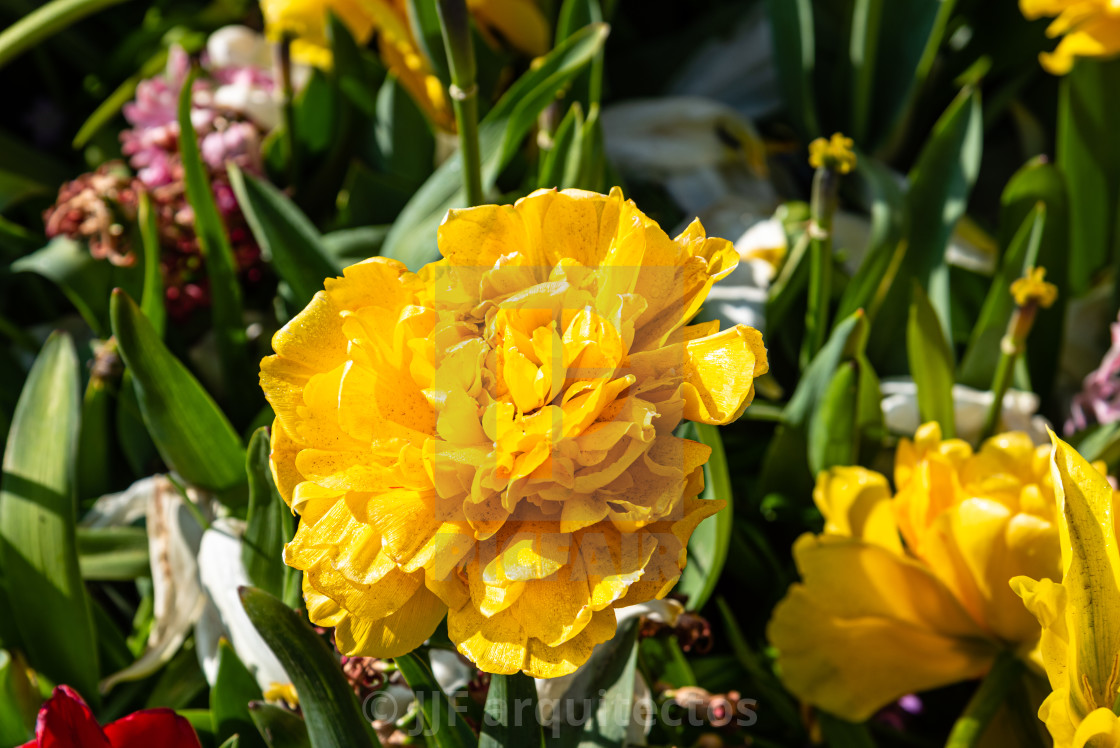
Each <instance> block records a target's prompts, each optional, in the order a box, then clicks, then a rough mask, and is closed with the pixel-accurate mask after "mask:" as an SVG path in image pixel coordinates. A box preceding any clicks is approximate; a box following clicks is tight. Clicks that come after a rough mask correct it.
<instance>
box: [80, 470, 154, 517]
mask: <svg viewBox="0 0 1120 748" xmlns="http://www.w3.org/2000/svg"><path fill="white" fill-rule="evenodd" d="M166 480H167V479H166V478H164V477H163V476H162V475H149V476H148V477H147V478H141V479H140V480H138V481H136V482H135V483H133V484H132V485H131V486H129V487H128V488H127V489H125V490H124V491H121V492H120V493H111V494H106V495H105V496H102V497H101V498H100V499H98V500H97V501H95V502H94V503H93V506H92V507H90V510H89V511H88V512H87V513H86V516H85V517H83V518H82V521H81V525H82V527H94V528H96V527H124V526H126V525H131V524H132V523H133V522H135V521H136V520H138V519H140V518H141V517H144V516H146V515H147V513H148V506H149V504H150V503H151V500H152V495H153V494H154V493H155V492H156V491H157V490H158V488H159V486H160V485H161V483H160V482H161V481H163V482H166Z"/></svg>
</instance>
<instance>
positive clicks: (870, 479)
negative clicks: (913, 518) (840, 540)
mask: <svg viewBox="0 0 1120 748" xmlns="http://www.w3.org/2000/svg"><path fill="white" fill-rule="evenodd" d="M813 501H814V502H815V503H816V505H817V508H818V509H820V510H821V514H823V515H824V518H825V526H824V530H825V532H827V533H831V534H835V535H848V536H851V537H854V538H860V539H863V540H866V541H868V542H870V543H876V544H878V545H881V546H883V547H884V548H889V549H890V550H892V551H895V552H896V553H898V552H901V551H902V541H901V539H900V538H899V534H898V525H897V524H896V522H895V518H894V507H893V505H892V504H891V491H890V486H888V485H887V479H886V476H884V475H882V474H881V473H876V472H875V471H874V470H867V469H866V468H861V467H834V468H832V469H831V470H827V471H824V472H822V473H821V474H820V475H818V476H817V485H816V488H815V489H814V491H813Z"/></svg>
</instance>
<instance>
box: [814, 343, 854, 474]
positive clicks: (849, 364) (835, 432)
mask: <svg viewBox="0 0 1120 748" xmlns="http://www.w3.org/2000/svg"><path fill="white" fill-rule="evenodd" d="M858 405H859V367H858V365H857V364H856V362H855V361H845V362H844V363H843V364H841V365H840V368H839V369H837V370H836V373H835V374H834V375H833V377H832V381H831V382H829V385H828V389H827V390H825V393H824V397H823V398H821V406H820V408H819V409H818V410H817V412H816V413H814V414H813V417H812V418H811V419H810V421H809V470H811V471H812V473H813V475H817V474H818V473H820V472H821V471H822V470H827V469H828V468H830V467H832V466H833V465H854V464H856V461H857V459H858V457H859V432H858V430H857V427H856V409H857V408H858Z"/></svg>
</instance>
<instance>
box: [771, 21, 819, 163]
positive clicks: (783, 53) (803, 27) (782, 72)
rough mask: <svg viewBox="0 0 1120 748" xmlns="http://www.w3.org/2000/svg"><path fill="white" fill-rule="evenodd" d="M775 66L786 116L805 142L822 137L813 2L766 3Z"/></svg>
mask: <svg viewBox="0 0 1120 748" xmlns="http://www.w3.org/2000/svg"><path fill="white" fill-rule="evenodd" d="M766 9H767V12H768V13H769V15H770V33H771V36H772V37H773V40H774V63H775V65H776V66H777V68H778V82H779V84H780V85H781V88H782V96H783V98H784V99H785V104H786V113H787V114H788V116H789V118H790V120H791V121H792V122H793V126H794V128H795V129H796V130H797V132H798V134H799V135H800V136H801V138H802V140H805V141H808V140H809V139H810V138H813V137H815V136H817V135H819V134H820V130H821V128H820V124H819V122H818V121H817V106H816V94H815V91H814V90H813V74H814V71H815V70H816V66H817V52H816V35H815V33H814V29H813V3H812V0H766Z"/></svg>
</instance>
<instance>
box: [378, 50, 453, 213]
mask: <svg viewBox="0 0 1120 748" xmlns="http://www.w3.org/2000/svg"><path fill="white" fill-rule="evenodd" d="M442 43H443V42H442V41H441V42H440V44H441V45H442ZM373 127H374V136H375V140H376V142H377V150H378V153H379V155H380V159H379V161H380V165H381V168H382V170H384V171H386V172H388V173H390V174H393V175H395V176H398V177H400V178H402V179H403V180H405V181H406V182H407V184H409V185H410V187H411V189H412V190H414V189H415V188H416V187H419V186H420V185H421V184H422V183H423V182H424V180H425V179H427V177H428V176H429V175H430V174H431V173H432V163H433V161H434V160H435V148H436V141H435V137H434V136H433V135H432V133H431V130H430V129H429V128H430V125H429V124H428V120H427V118H426V117H425V116H424V112H423V111H421V109H420V107H418V106H417V105H416V101H415V100H413V98H412V96H411V95H410V94H409V93H408V91H407V90H405V87H404V86H403V85H402V84H401V82H400V80H398V79H397V78H396V77H395V76H389V77H388V78H386V79H385V82H384V83H382V84H381V88H380V89H379V90H378V92H377V112H376V115H375V117H374V122H373ZM410 191H411V190H410Z"/></svg>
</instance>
